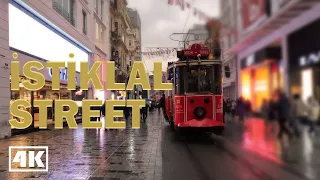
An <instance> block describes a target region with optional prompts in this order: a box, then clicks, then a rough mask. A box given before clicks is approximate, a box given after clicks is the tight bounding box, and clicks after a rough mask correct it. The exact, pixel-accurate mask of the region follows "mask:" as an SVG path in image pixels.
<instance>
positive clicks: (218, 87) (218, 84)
mask: <svg viewBox="0 0 320 180" xmlns="http://www.w3.org/2000/svg"><path fill="white" fill-rule="evenodd" d="M214 78H215V79H214V82H215V93H218V94H220V93H222V74H221V65H220V64H219V65H214Z"/></svg>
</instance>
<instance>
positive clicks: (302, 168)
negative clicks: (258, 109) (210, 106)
mask: <svg viewBox="0 0 320 180" xmlns="http://www.w3.org/2000/svg"><path fill="white" fill-rule="evenodd" d="M301 126H302V127H301V130H302V135H301V137H300V138H294V139H293V140H291V141H290V140H289V139H288V138H287V137H284V138H283V139H281V140H280V139H278V138H277V131H278V128H277V126H276V124H270V123H268V122H265V121H264V120H263V119H260V118H248V119H246V120H245V124H244V125H241V124H239V123H238V122H233V123H231V124H227V128H226V131H225V133H224V138H226V139H228V140H230V141H232V142H233V143H237V144H238V145H240V146H241V147H242V148H243V149H246V150H248V151H250V152H252V153H254V154H256V155H258V156H260V157H262V158H265V159H267V160H270V161H272V162H273V163H275V164H279V165H281V166H282V167H284V168H286V169H287V170H288V171H290V172H291V173H294V174H299V176H302V177H304V178H305V179H320V157H319V154H320V137H319V136H318V137H317V136H311V135H310V134H309V133H308V128H309V127H307V126H306V125H301ZM272 129H275V131H272Z"/></svg>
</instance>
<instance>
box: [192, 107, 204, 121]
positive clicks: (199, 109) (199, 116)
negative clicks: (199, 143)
mask: <svg viewBox="0 0 320 180" xmlns="http://www.w3.org/2000/svg"><path fill="white" fill-rule="evenodd" d="M205 115H206V109H205V108H204V107H201V106H198V107H196V108H195V109H194V116H195V117H196V118H197V119H203V118H204V116H205Z"/></svg>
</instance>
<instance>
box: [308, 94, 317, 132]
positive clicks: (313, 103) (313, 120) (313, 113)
mask: <svg viewBox="0 0 320 180" xmlns="http://www.w3.org/2000/svg"><path fill="white" fill-rule="evenodd" d="M308 109H309V119H310V129H309V133H310V134H312V133H315V134H316V135H318V132H317V129H316V125H317V121H318V120H319V117H320V104H319V102H318V101H317V100H316V99H315V98H314V97H309V98H308Z"/></svg>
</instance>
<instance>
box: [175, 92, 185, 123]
mask: <svg viewBox="0 0 320 180" xmlns="http://www.w3.org/2000/svg"><path fill="white" fill-rule="evenodd" d="M184 101H185V97H184V96H174V113H175V114H174V115H175V120H174V121H175V123H180V122H184V114H185V107H184V106H185V103H184Z"/></svg>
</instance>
